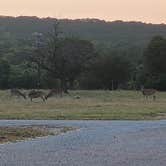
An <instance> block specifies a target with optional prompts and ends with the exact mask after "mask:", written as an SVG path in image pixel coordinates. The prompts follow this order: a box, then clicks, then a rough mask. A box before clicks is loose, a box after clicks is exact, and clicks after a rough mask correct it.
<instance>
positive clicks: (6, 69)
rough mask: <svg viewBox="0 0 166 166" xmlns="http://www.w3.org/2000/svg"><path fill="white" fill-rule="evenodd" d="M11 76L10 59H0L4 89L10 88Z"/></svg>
mask: <svg viewBox="0 0 166 166" xmlns="http://www.w3.org/2000/svg"><path fill="white" fill-rule="evenodd" d="M9 77H10V65H9V63H8V61H6V60H3V59H1V60H0V87H1V88H2V89H4V88H8V86H9Z"/></svg>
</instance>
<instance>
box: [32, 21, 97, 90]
mask: <svg viewBox="0 0 166 166" xmlns="http://www.w3.org/2000/svg"><path fill="white" fill-rule="evenodd" d="M60 34H61V33H60V32H59V29H58V23H56V24H55V25H54V28H53V31H52V32H51V33H49V35H47V37H46V38H45V44H44V46H43V47H42V48H39V49H37V50H35V54H34V55H33V56H32V57H31V60H32V62H34V63H36V64H38V65H39V66H40V67H41V68H42V69H45V70H46V71H48V73H50V74H51V75H52V76H53V77H54V78H57V79H59V80H60V81H61V88H62V89H63V90H64V91H65V92H66V93H67V92H68V91H67V89H68V88H67V82H71V83H72V82H73V81H74V80H75V79H76V77H78V75H79V74H80V73H81V72H82V71H83V70H84V69H85V67H86V64H87V63H88V61H89V60H90V59H91V58H93V56H94V48H93V44H92V43H91V42H89V41H86V40H80V39H76V38H62V37H60Z"/></svg>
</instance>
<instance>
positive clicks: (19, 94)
mask: <svg viewBox="0 0 166 166" xmlns="http://www.w3.org/2000/svg"><path fill="white" fill-rule="evenodd" d="M10 93H11V96H17V97H20V96H21V97H23V98H24V99H26V94H24V93H22V92H21V91H19V90H18V89H11V90H10Z"/></svg>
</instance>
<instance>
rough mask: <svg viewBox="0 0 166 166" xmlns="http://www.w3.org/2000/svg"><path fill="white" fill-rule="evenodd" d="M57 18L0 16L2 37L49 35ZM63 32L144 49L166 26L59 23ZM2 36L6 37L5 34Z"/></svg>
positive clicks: (165, 32) (163, 33)
mask: <svg viewBox="0 0 166 166" xmlns="http://www.w3.org/2000/svg"><path fill="white" fill-rule="evenodd" d="M55 21H56V19H55V18H42V19H41V18H37V17H26V16H20V17H6V16H1V17H0V34H1V37H2V36H4V35H6V36H8V37H13V38H17V39H18V38H27V37H29V36H31V35H32V33H34V32H41V33H46V32H48V31H49V30H50V29H51V26H52V24H53V23H54V22H55ZM59 22H60V26H61V28H62V31H63V32H64V34H65V35H67V36H75V37H80V38H84V39H88V40H91V41H93V42H95V43H96V44H98V43H99V44H101V43H103V44H104V45H108V46H111V47H113V48H126V47H127V48H129V47H130V48H131V47H141V48H142V47H144V46H146V44H147V42H149V41H150V39H151V38H152V37H153V36H156V35H161V36H164V37H165V36H166V25H165V24H145V23H142V22H123V21H114V22H106V21H104V20H98V19H78V20H68V19H61V20H59ZM2 34H3V35H2Z"/></svg>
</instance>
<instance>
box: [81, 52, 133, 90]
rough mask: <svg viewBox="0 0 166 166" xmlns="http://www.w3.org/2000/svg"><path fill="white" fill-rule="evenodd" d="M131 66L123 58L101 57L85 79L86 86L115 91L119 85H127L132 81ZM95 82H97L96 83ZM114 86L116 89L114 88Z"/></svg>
mask: <svg viewBox="0 0 166 166" xmlns="http://www.w3.org/2000/svg"><path fill="white" fill-rule="evenodd" d="M130 69H131V65H130V63H129V61H128V60H127V59H126V58H125V57H123V56H117V55H116V56H115V55H104V56H99V57H97V58H96V60H95V61H94V62H93V65H92V66H91V68H90V72H88V73H87V74H86V75H85V76H84V78H86V77H87V78H88V80H87V79H84V84H86V85H88V84H87V83H86V82H85V80H86V81H88V82H89V85H90V86H91V88H94V87H95V88H102V89H114V88H118V86H119V85H121V84H124V83H126V82H127V81H128V80H129V79H130ZM94 80H95V81H94ZM113 86H114V87H113Z"/></svg>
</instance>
